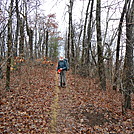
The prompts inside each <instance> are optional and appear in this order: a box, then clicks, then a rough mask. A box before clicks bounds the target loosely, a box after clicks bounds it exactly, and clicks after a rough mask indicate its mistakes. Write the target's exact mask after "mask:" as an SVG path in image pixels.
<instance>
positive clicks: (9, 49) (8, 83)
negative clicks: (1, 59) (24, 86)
mask: <svg viewBox="0 0 134 134" xmlns="http://www.w3.org/2000/svg"><path fill="white" fill-rule="evenodd" d="M12 12H13V0H11V3H10V11H9V20H8V42H7V47H8V52H7V57H8V60H7V69H6V87H5V88H6V90H7V91H9V90H10V67H11V49H12Z"/></svg>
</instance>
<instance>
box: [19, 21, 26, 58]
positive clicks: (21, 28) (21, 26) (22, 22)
mask: <svg viewBox="0 0 134 134" xmlns="http://www.w3.org/2000/svg"><path fill="white" fill-rule="evenodd" d="M24 36H25V35H24V20H23V18H21V19H20V44H19V56H22V57H23V56H24Z"/></svg>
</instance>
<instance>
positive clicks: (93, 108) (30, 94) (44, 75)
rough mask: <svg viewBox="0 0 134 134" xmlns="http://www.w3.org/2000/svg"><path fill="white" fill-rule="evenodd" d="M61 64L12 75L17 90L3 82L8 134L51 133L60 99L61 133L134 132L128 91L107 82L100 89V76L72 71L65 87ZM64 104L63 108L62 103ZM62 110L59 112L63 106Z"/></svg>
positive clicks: (29, 68)
mask: <svg viewBox="0 0 134 134" xmlns="http://www.w3.org/2000/svg"><path fill="white" fill-rule="evenodd" d="M55 73H56V72H55V66H53V67H43V66H33V65H31V66H30V65H29V66H22V67H21V69H20V71H16V72H12V74H11V89H10V90H11V91H10V92H7V91H6V90H5V89H4V86H5V78H4V79H2V80H1V81H0V91H1V100H0V104H1V112H0V117H1V118H0V120H1V125H0V132H1V133H2V134H6V133H7V134H10V133H15V134H16V133H17V134H18V133H19V134H24V133H26V134H36V133H37V134H45V133H46V134H47V133H48V134H49V133H51V131H50V129H51V128H52V126H51V122H52V120H53V117H52V113H53V110H54V109H53V108H52V105H54V103H55V102H54V100H55V99H54V98H55V97H56V95H58V99H56V101H57V103H56V106H55V107H56V108H55V110H56V111H57V113H56V114H57V115H56V116H55V117H56V127H55V130H54V131H55V132H52V133H57V134H97V133H99V134H133V132H134V131H133V130H134V118H133V115H134V111H133V108H134V96H133V95H132V110H128V111H127V113H126V115H122V101H123V98H122V95H121V93H119V92H117V91H113V90H111V88H110V84H109V85H107V91H102V90H100V87H99V84H98V79H97V78H84V77H80V76H77V77H76V76H73V75H72V74H71V71H69V72H67V87H66V88H59V91H58V92H57V91H56V90H55V89H56V88H57V87H58V85H57V83H58V82H56V80H57V79H55V77H56V76H55ZM57 105H58V106H57ZM57 109H58V110H57Z"/></svg>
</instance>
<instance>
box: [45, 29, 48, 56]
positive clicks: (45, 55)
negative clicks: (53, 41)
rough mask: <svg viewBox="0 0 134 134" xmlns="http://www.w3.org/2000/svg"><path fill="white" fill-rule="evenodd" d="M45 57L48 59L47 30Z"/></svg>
mask: <svg viewBox="0 0 134 134" xmlns="http://www.w3.org/2000/svg"><path fill="white" fill-rule="evenodd" d="M45 56H46V57H48V30H47V31H46V54H45Z"/></svg>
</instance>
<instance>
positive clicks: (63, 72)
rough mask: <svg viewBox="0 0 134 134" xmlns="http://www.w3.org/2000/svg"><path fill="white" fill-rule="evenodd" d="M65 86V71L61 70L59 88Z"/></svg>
mask: <svg viewBox="0 0 134 134" xmlns="http://www.w3.org/2000/svg"><path fill="white" fill-rule="evenodd" d="M65 85H66V71H65V70H63V71H61V72H60V86H65Z"/></svg>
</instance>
